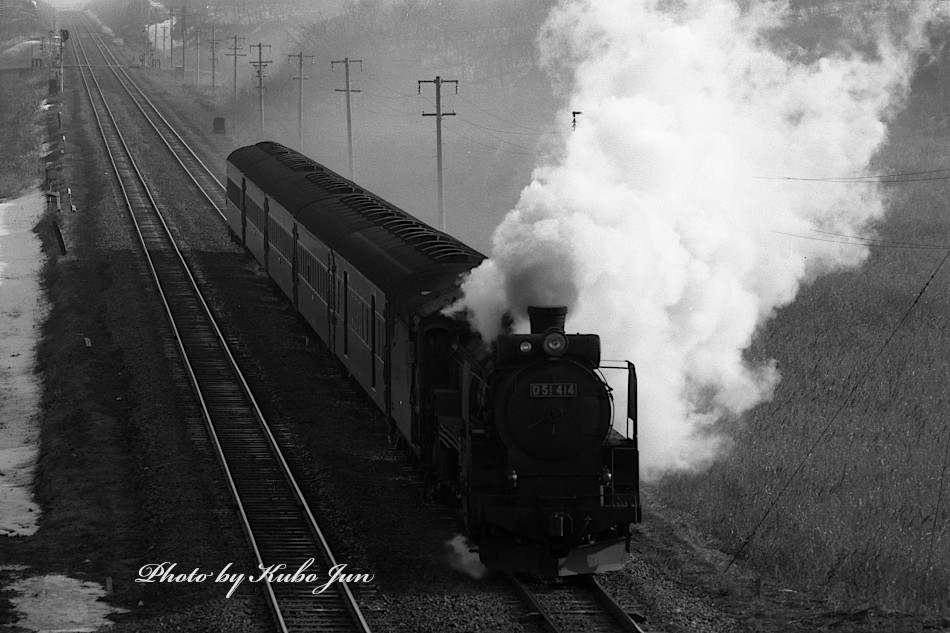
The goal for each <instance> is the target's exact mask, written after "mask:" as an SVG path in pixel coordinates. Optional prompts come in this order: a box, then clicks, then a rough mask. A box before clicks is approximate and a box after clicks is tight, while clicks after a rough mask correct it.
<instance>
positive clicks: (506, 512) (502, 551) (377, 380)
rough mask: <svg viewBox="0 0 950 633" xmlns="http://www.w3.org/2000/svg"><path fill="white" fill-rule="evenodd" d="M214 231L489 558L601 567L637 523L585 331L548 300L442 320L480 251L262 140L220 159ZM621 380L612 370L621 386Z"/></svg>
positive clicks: (629, 431) (632, 400) (551, 567)
mask: <svg viewBox="0 0 950 633" xmlns="http://www.w3.org/2000/svg"><path fill="white" fill-rule="evenodd" d="M227 177H228V184H227V212H226V217H227V221H228V225H229V228H230V230H231V233H232V236H233V237H234V238H235V239H236V240H238V241H239V242H240V243H241V244H243V245H244V246H245V247H246V248H247V250H248V251H249V252H250V253H251V254H252V255H253V256H254V257H255V258H256V259H257V260H258V261H259V262H260V264H261V266H262V267H263V269H264V270H265V271H266V272H267V274H268V275H269V276H270V277H271V278H272V279H273V280H274V282H275V283H276V284H277V285H278V286H279V287H280V288H281V289H282V290H283V292H284V293H285V294H286V295H287V297H288V299H289V300H290V301H291V302H292V303H293V305H294V306H295V308H296V309H297V310H298V311H299V312H300V314H301V315H302V316H303V317H304V319H305V320H306V321H307V322H308V323H309V324H310V326H311V327H312V328H313V329H314V331H315V333H316V334H317V335H318V337H319V338H320V339H321V340H322V341H323V342H324V344H325V345H326V346H327V347H328V349H329V350H330V351H331V352H333V353H334V354H335V355H336V356H337V358H338V359H339V360H340V362H341V363H342V364H343V365H344V367H346V369H347V370H348V371H349V372H350V373H351V374H352V375H353V377H354V378H355V379H356V381H357V382H358V383H359V384H360V385H361V387H362V388H363V389H364V390H365V391H366V394H367V396H368V397H369V398H370V400H372V401H373V402H374V403H375V404H376V406H377V407H378V408H379V409H380V411H381V412H382V414H383V415H384V416H385V417H386V419H388V420H389V423H390V424H391V427H392V429H393V435H394V437H395V438H398V440H399V442H400V443H401V444H402V445H403V446H404V447H405V448H406V450H407V452H408V453H409V455H410V456H411V458H412V459H413V461H414V462H415V463H416V464H417V466H418V468H419V471H420V475H421V476H422V477H423V478H424V481H425V484H426V485H425V490H426V494H427V496H429V497H430V498H433V499H437V500H439V501H441V502H443V503H446V504H448V505H450V506H453V507H455V508H457V509H458V511H459V513H460V516H461V517H462V520H463V521H464V523H465V525H466V527H467V529H468V532H469V536H470V537H471V539H472V540H473V541H474V543H475V544H476V546H477V548H478V551H479V556H480V558H481V560H482V562H483V563H484V564H485V565H486V566H487V567H489V568H492V569H499V570H508V571H518V572H531V573H536V574H540V575H545V576H558V575H570V574H583V573H596V572H602V571H610V570H616V569H619V568H620V567H621V566H622V565H623V563H624V560H625V559H626V555H627V552H629V547H630V536H631V532H630V524H631V523H635V522H638V521H640V516H641V510H640V495H639V454H638V449H637V443H636V374H635V371H634V368H633V365H632V364H630V363H623V364H622V365H620V368H621V369H620V371H625V372H627V379H626V381H625V385H626V386H627V390H628V394H627V403H628V405H627V410H626V412H625V413H626V417H627V424H626V429H625V431H626V432H625V433H620V432H618V431H617V430H616V429H615V428H614V420H613V413H614V412H613V406H614V399H613V395H612V391H611V387H610V386H609V385H608V383H607V381H606V380H605V379H604V377H603V375H602V370H603V367H602V363H601V358H600V339H599V337H598V336H597V335H595V334H569V333H567V332H566V331H565V329H564V328H565V318H566V309H565V308H563V307H556V306H554V307H552V306H541V307H535V308H531V309H530V310H529V313H530V320H531V331H530V333H527V334H518V333H510V332H509V333H505V334H502V335H501V336H499V337H498V338H497V339H496V340H494V341H483V340H482V339H481V338H480V337H479V336H478V335H477V333H475V332H473V331H472V330H471V328H470V327H469V325H468V323H467V322H465V321H464V320H459V319H456V318H452V317H450V316H447V315H446V314H444V311H445V309H446V308H447V307H448V306H450V305H452V304H453V303H454V302H455V301H456V300H457V299H458V298H459V297H460V289H459V284H460V280H461V278H462V276H463V275H464V274H465V273H467V272H468V271H470V270H471V269H472V268H474V267H475V266H477V265H478V264H479V263H481V262H482V261H483V260H484V256H483V255H481V254H480V253H478V252H477V251H475V250H474V249H472V248H471V247H469V246H467V245H465V244H463V243H462V242H460V241H458V240H456V239H455V238H453V237H451V236H449V235H447V234H445V233H442V232H440V231H436V230H435V229H433V228H432V227H430V226H428V225H427V224H425V223H423V222H421V221H419V220H418V219H416V218H414V217H413V216H411V215H409V214H408V213H406V212H405V211H402V210H401V209H398V208H397V207H395V206H394V205H392V204H390V203H388V202H386V201H385V200H382V199H381V198H379V197H378V196H375V195H374V194H372V193H370V192H368V191H366V190H365V189H363V188H361V187H360V186H359V185H357V184H356V183H354V182H352V181H349V180H347V179H345V178H343V177H341V176H339V175H338V174H336V173H334V172H332V171H331V170H329V169H327V168H326V167H324V166H322V165H320V164H318V163H316V162H314V161H312V160H310V159H309V158H307V157H305V156H303V155H301V154H299V153H298V152H295V151H293V150H291V149H289V148H286V147H284V146H282V145H279V144H277V143H270V142H265V143H258V144H256V145H251V146H248V147H243V148H240V149H238V150H235V151H234V152H232V153H231V154H230V155H229V157H228V161H227ZM621 383H624V381H621Z"/></svg>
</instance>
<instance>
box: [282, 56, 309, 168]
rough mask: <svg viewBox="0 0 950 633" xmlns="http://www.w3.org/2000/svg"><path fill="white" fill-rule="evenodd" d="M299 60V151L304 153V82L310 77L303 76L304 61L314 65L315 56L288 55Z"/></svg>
mask: <svg viewBox="0 0 950 633" xmlns="http://www.w3.org/2000/svg"><path fill="white" fill-rule="evenodd" d="M295 57H296V58H297V76H296V77H294V79H295V80H296V81H297V84H298V91H297V149H298V150H301V151H303V82H304V81H305V80H307V79H310V77H304V76H303V60H304V59H309V60H310V65H311V66H312V65H313V55H304V54H303V51H301V52H299V53H297V54H296V55H288V56H287V58H288V59H293V58H295Z"/></svg>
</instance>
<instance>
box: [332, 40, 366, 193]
mask: <svg viewBox="0 0 950 633" xmlns="http://www.w3.org/2000/svg"><path fill="white" fill-rule="evenodd" d="M350 63H354V64H359V65H360V70H363V60H362V59H350V58H349V57H344V58H343V59H342V60H340V61H335V62H330V70H331V71H332V70H333V69H334V68H335V67H336V64H343V67H344V68H345V69H346V72H345V75H346V88H343V89H340V88H337V89H336V92H345V93H346V144H347V148H348V149H349V157H350V180H353V117H352V115H351V114H350V93H351V92H362V91H361V90H355V89H353V88H350Z"/></svg>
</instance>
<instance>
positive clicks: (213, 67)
mask: <svg viewBox="0 0 950 633" xmlns="http://www.w3.org/2000/svg"><path fill="white" fill-rule="evenodd" d="M220 41H221V40H219V39H215V25H214V24H212V25H211V39H210V40H208V43H209V44H211V96H212V97H214V91H215V83H216V81H215V72H216V71H217V68H218V49H217V45H218V42H220Z"/></svg>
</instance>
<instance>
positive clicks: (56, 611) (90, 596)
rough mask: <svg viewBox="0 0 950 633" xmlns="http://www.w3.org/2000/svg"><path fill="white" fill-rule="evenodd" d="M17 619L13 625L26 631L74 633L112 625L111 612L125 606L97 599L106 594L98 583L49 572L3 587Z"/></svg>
mask: <svg viewBox="0 0 950 633" xmlns="http://www.w3.org/2000/svg"><path fill="white" fill-rule="evenodd" d="M6 588H7V589H12V590H13V591H14V592H15V595H14V596H13V597H11V598H10V602H11V603H13V609H14V611H16V614H17V616H18V618H19V619H18V620H17V621H16V622H15V625H16V626H18V627H20V628H24V629H27V630H30V631H45V632H48V633H54V632H56V633H66V632H67V631H69V632H70V633H78V632H79V631H95V630H96V629H98V628H100V627H104V626H110V625H112V622H111V621H110V620H108V619H106V616H108V615H109V614H111V613H125V612H126V611H127V610H126V609H120V608H117V607H113V606H109V605H108V604H106V603H105V602H102V601H100V600H99V598H101V597H103V596H104V595H105V594H106V591H105V589H103V588H102V586H101V585H99V584H98V583H94V582H88V581H81V580H76V579H75V578H70V577H69V576H62V575H59V574H51V575H49V576H34V577H32V578H25V579H23V580H18V581H17V582H15V583H13V584H12V585H9V586H7V587H6Z"/></svg>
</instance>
